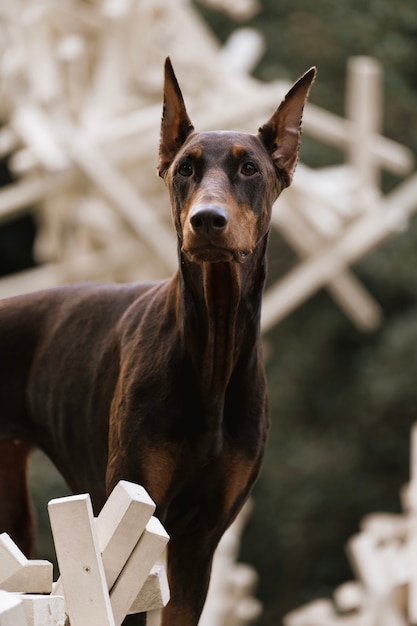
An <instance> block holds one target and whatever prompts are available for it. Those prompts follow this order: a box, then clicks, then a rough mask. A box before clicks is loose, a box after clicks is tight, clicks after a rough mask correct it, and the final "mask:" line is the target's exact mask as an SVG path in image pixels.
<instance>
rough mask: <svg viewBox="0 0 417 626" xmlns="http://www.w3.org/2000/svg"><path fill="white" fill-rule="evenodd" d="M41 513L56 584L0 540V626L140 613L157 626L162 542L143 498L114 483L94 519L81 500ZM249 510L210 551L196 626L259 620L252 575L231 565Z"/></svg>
mask: <svg viewBox="0 0 417 626" xmlns="http://www.w3.org/2000/svg"><path fill="white" fill-rule="evenodd" d="M48 510H49V517H50V522H51V527H52V534H53V539H54V543H55V550H56V555H57V561H58V566H59V571H60V577H59V578H58V580H56V581H55V582H53V580H52V577H53V567H52V563H50V562H48V561H44V560H29V559H27V558H26V557H25V556H24V554H23V553H22V552H21V550H20V549H19V548H18V547H17V546H16V544H15V543H14V542H13V541H12V540H11V539H10V537H9V536H8V535H7V534H6V533H2V534H0V626H64V624H65V626H91V624H96V623H100V625H103V626H120V624H121V623H122V621H123V619H124V618H125V616H126V615H128V614H132V613H144V612H146V614H147V623H148V626H159V625H160V618H161V610H162V608H163V607H164V606H165V605H166V604H167V602H168V601H169V587H168V581H167V576H166V570H165V547H166V545H167V543H168V540H169V538H168V535H167V533H166V531H165V530H164V528H163V527H162V525H161V523H160V522H159V521H158V519H157V518H156V517H154V516H153V513H154V511H155V504H154V503H153V501H152V500H151V498H150V497H149V495H148V494H147V493H146V491H145V490H144V489H143V488H142V487H140V486H139V485H135V484H133V483H129V482H127V481H120V482H119V484H118V485H116V487H115V489H114V490H113V492H112V493H111V494H110V496H109V499H108V500H107V502H106V504H105V505H104V507H103V509H102V510H101V512H100V513H99V515H98V517H97V518H94V516H93V511H92V506H91V501H90V497H89V495H88V494H83V495H76V496H69V497H65V498H58V499H55V500H51V502H50V503H49V505H48ZM250 510H251V505H250V504H249V503H248V504H247V505H246V506H245V507H244V509H243V511H242V512H241V513H240V514H239V516H238V517H237V519H236V521H235V522H234V523H233V524H232V526H231V527H230V528H229V530H228V531H227V532H226V533H225V535H224V536H223V538H222V540H221V542H220V545H219V547H218V549H217V551H216V555H215V559H214V565H213V572H212V577H211V583H210V589H209V594H208V597H207V601H206V606H205V609H204V613H203V615H202V617H201V620H200V626H249V625H250V624H252V623H253V622H254V621H255V620H256V619H257V617H258V616H259V615H260V613H261V610H262V608H261V604H260V603H259V601H258V600H257V599H256V598H255V597H254V596H253V593H254V591H255V587H256V584H257V574H256V572H255V570H254V569H253V568H252V567H251V566H249V565H246V564H243V563H237V557H238V551H239V547H240V537H241V534H242V531H243V527H244V525H245V523H246V520H247V517H248V515H249V513H250Z"/></svg>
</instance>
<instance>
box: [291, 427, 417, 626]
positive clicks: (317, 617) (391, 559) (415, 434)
mask: <svg viewBox="0 0 417 626" xmlns="http://www.w3.org/2000/svg"><path fill="white" fill-rule="evenodd" d="M410 476H411V477H410V482H409V483H408V484H407V485H405V486H404V487H403V488H402V490H401V501H402V506H403V512H402V513H400V514H393V513H374V514H371V515H368V516H367V517H365V518H364V519H363V521H362V523H361V526H360V532H359V533H358V534H356V535H354V536H353V537H352V538H351V539H350V540H349V541H348V543H347V546H346V548H347V554H348V556H349V559H350V563H351V566H352V570H353V572H354V575H355V576H356V578H355V580H352V581H349V582H347V583H345V584H343V585H341V586H340V587H338V588H337V589H336V590H335V592H334V597H333V600H330V599H319V600H315V601H313V602H311V603H309V604H307V605H305V606H302V607H301V608H298V609H295V610H294V611H292V612H291V613H288V614H287V615H286V616H285V618H284V620H283V626H414V625H415V624H417V424H415V425H414V426H413V428H412V432H411V468H410Z"/></svg>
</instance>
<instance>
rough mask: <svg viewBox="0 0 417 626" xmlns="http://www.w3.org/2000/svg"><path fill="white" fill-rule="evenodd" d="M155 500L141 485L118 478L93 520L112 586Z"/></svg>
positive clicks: (137, 538)
mask: <svg viewBox="0 0 417 626" xmlns="http://www.w3.org/2000/svg"><path fill="white" fill-rule="evenodd" d="M154 511H155V503H154V502H153V500H152V499H151V498H150V497H149V495H148V494H147V492H146V491H145V489H144V488H143V487H141V486H140V485H136V484H134V483H130V482H128V481H126V480H122V481H120V482H119V483H118V484H117V485H116V487H115V488H114V489H113V491H112V493H111V494H110V496H109V498H108V500H107V502H106V503H105V505H104V507H103V508H102V510H101V511H100V514H99V516H98V518H97V520H96V525H97V536H98V541H99V547H100V551H101V553H102V558H103V564H104V571H105V573H106V579H107V585H108V588H109V589H111V588H112V587H113V585H114V583H115V581H116V578H117V577H118V576H119V574H120V572H121V571H122V569H123V567H124V566H125V564H126V562H127V560H128V558H129V556H130V555H131V553H132V552H133V550H134V548H135V546H136V544H137V542H138V541H139V538H140V536H141V535H142V533H143V531H144V530H145V527H146V524H147V523H148V522H149V520H150V518H151V517H152V514H153V512H154Z"/></svg>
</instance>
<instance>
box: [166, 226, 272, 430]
mask: <svg viewBox="0 0 417 626" xmlns="http://www.w3.org/2000/svg"><path fill="white" fill-rule="evenodd" d="M266 245H267V236H265V237H264V239H263V240H262V241H261V242H260V243H259V244H258V246H257V247H256V249H255V250H254V251H253V253H252V255H251V256H250V257H249V258H248V259H247V260H246V262H245V263H243V264H240V263H235V262H219V263H201V264H196V263H191V262H189V261H187V260H186V259H184V258H182V257H181V262H180V268H181V269H180V272H179V274H178V275H177V276H178V279H179V280H178V306H179V307H180V310H181V312H180V317H181V319H182V335H183V342H184V347H185V350H186V352H187V354H188V356H189V358H190V361H191V366H192V369H193V372H194V380H195V383H196V385H198V388H199V392H200V395H201V398H202V406H203V407H204V413H205V414H204V418H203V419H204V421H205V430H206V436H207V431H211V432H212V433H213V436H216V437H221V433H222V422H223V419H224V407H225V402H226V396H227V389H228V386H229V383H230V381H231V378H232V376H233V374H234V372H235V369H236V366H237V364H238V363H243V362H246V363H250V364H252V365H254V366H257V364H258V361H257V358H258V353H259V352H258V340H259V334H260V330H259V328H260V311H261V297H262V289H263V285H264V281H265V251H266Z"/></svg>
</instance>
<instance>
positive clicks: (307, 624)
mask: <svg viewBox="0 0 417 626" xmlns="http://www.w3.org/2000/svg"><path fill="white" fill-rule="evenodd" d="M335 618H336V614H335V611H334V608H333V604H332V602H331V601H330V600H313V601H312V602H309V603H308V604H305V605H304V606H302V607H300V608H298V609H294V611H291V612H290V613H287V615H285V617H284V619H283V621H282V623H283V626H324V624H330V623H331V620H333V619H335Z"/></svg>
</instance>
